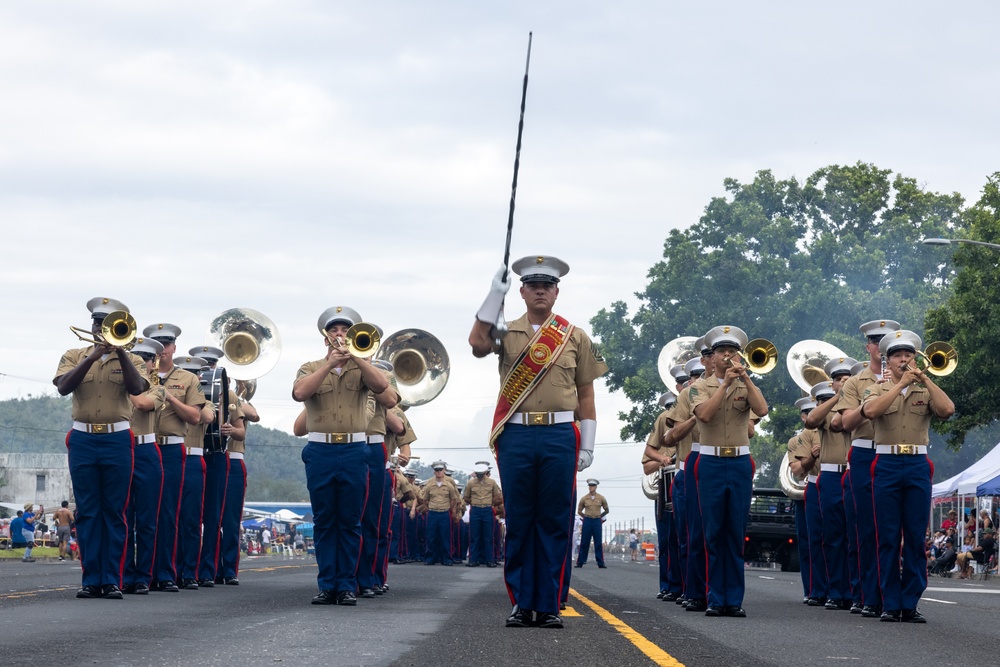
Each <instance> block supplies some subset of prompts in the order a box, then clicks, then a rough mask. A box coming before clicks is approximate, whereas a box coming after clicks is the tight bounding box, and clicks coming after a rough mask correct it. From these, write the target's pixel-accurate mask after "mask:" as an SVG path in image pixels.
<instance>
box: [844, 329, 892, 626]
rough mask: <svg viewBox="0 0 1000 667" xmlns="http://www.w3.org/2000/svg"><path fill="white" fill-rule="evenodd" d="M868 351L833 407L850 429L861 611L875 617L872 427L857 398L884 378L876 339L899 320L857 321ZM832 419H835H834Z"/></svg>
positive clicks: (878, 592)
mask: <svg viewBox="0 0 1000 667" xmlns="http://www.w3.org/2000/svg"><path fill="white" fill-rule="evenodd" d="M860 329H861V335H862V336H864V337H865V351H867V352H868V367H867V368H865V369H864V370H863V371H861V372H860V373H858V374H857V375H854V376H852V377H851V378H850V379H849V380H847V382H845V383H844V386H843V388H842V389H841V390H840V397H839V398H838V400H837V404H836V405H835V406H834V407H833V409H834V410H835V411H836V412H837V413H839V416H840V419H841V422H840V424H839V426H840V427H841V428H842V429H843V430H844V431H849V432H850V433H851V452H850V454H848V457H847V458H848V463H850V470H849V471H848V476H849V478H850V483H851V493H852V495H853V497H854V512H855V516H856V521H857V535H858V560H859V563H860V567H859V573H860V576H861V602H862V604H863V606H862V608H861V615H862V616H864V617H865V618H879V617H880V616H881V614H882V589H881V587H880V586H879V581H878V554H877V550H876V547H875V545H876V543H877V542H876V538H875V511H874V508H873V505H872V476H871V466H872V463H873V462H874V461H875V440H874V438H875V428H874V426H873V425H872V423H871V422H870V421H869V420H867V419H865V418H864V417H863V416H862V415H861V398H862V396H864V393H865V390H866V389H868V387H870V386H872V385H873V384H876V383H878V382H883V381H888V378H883V377H882V375H883V374H882V354H881V352H879V343H880V342H881V341H882V338H883V337H884V336H886V334H890V333H893V332H895V331H898V330H899V322H894V321H892V320H873V321H871V322H865V323H864V324H862V325H861V327H860ZM834 423H836V421H835V422H834Z"/></svg>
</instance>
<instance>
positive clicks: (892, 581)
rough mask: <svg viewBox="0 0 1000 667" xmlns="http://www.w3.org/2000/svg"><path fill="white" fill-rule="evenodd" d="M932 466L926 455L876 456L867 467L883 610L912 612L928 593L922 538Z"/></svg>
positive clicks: (932, 474)
mask: <svg viewBox="0 0 1000 667" xmlns="http://www.w3.org/2000/svg"><path fill="white" fill-rule="evenodd" d="M933 477H934V465H933V464H932V463H931V461H930V459H928V458H927V455H926V454H919V455H912V454H880V455H878V456H876V457H875V463H873V464H872V494H873V498H874V500H875V531H876V535H877V540H878V576H879V583H880V584H881V587H882V606H883V608H885V609H916V608H917V603H918V602H919V601H920V596H921V595H923V594H924V590H925V589H926V588H927V552H926V551H925V550H924V533H925V531H926V530H927V524H928V523H929V522H930V518H931V517H930V512H931V509H930V508H931V479H932V478H933Z"/></svg>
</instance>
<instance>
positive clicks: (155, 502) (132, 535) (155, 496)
mask: <svg viewBox="0 0 1000 667" xmlns="http://www.w3.org/2000/svg"><path fill="white" fill-rule="evenodd" d="M133 451H134V459H135V464H134V467H133V472H132V490H131V492H130V493H129V498H128V509H127V510H126V520H127V522H128V542H127V551H126V554H127V555H126V557H125V577H124V583H125V585H126V586H131V585H135V584H145V585H146V586H149V583H150V582H151V581H152V579H153V555H154V553H155V551H156V522H157V519H158V518H159V512H160V493H161V492H162V491H163V462H162V461H161V460H160V450H159V448H158V447H157V446H156V443H155V442H151V443H146V444H144V445H136V446H135V449H134V450H133Z"/></svg>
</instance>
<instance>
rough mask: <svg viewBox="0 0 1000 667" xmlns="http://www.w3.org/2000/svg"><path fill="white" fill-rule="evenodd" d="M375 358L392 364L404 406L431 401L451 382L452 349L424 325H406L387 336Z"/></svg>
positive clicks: (401, 402) (397, 388)
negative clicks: (405, 327)
mask: <svg viewBox="0 0 1000 667" xmlns="http://www.w3.org/2000/svg"><path fill="white" fill-rule="evenodd" d="M375 358H376V359H381V360H383V361H388V362H389V363H390V364H392V367H393V375H394V376H395V378H396V390H397V391H398V392H399V396H400V404H401V405H402V406H403V407H413V406H417V405H424V404H425V403H430V402H431V401H432V400H434V399H435V398H437V395H438V394H440V393H441V392H442V391H443V390H444V387H445V385H446V384H448V376H449V374H450V372H451V362H450V361H449V359H448V351H447V350H445V349H444V345H443V344H442V343H441V341H440V340H438V339H437V338H436V337H435V336H434V335H432V334H430V333H428V332H426V331H424V330H423V329H402V330H401V331H397V332H396V333H394V334H392V335H391V336H389V337H387V338H385V339H383V340H382V344H381V347H380V348H379V350H378V353H377V355H376V356H375Z"/></svg>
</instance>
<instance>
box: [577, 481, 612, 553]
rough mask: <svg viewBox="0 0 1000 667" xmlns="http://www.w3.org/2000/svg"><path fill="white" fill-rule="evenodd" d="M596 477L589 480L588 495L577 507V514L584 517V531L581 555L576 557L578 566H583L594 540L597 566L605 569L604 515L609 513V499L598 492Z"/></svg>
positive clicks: (581, 538)
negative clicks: (591, 542)
mask: <svg viewBox="0 0 1000 667" xmlns="http://www.w3.org/2000/svg"><path fill="white" fill-rule="evenodd" d="M598 484H600V482H599V481H597V480H596V479H593V478H591V479H588V480H587V495H585V496H584V497H583V498H581V499H580V503H579V504H578V505H577V507H576V512H577V514H579V515H580V517H581V518H582V519H583V533H582V535H581V537H580V555H579V556H578V557H577V559H576V566H577V567H583V565H584V563H586V562H587V553H588V552H589V551H590V541H591V539H593V541H594V559H595V560H596V561H597V567H599V568H601V569H604V568H606V567H607V565H605V564H604V539H603V534H604V517H606V516H607V515H608V512H610V510H609V509H608V500H607V498H605V497H604V496H602V495H601V494H599V493H598V492H597V485H598Z"/></svg>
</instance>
